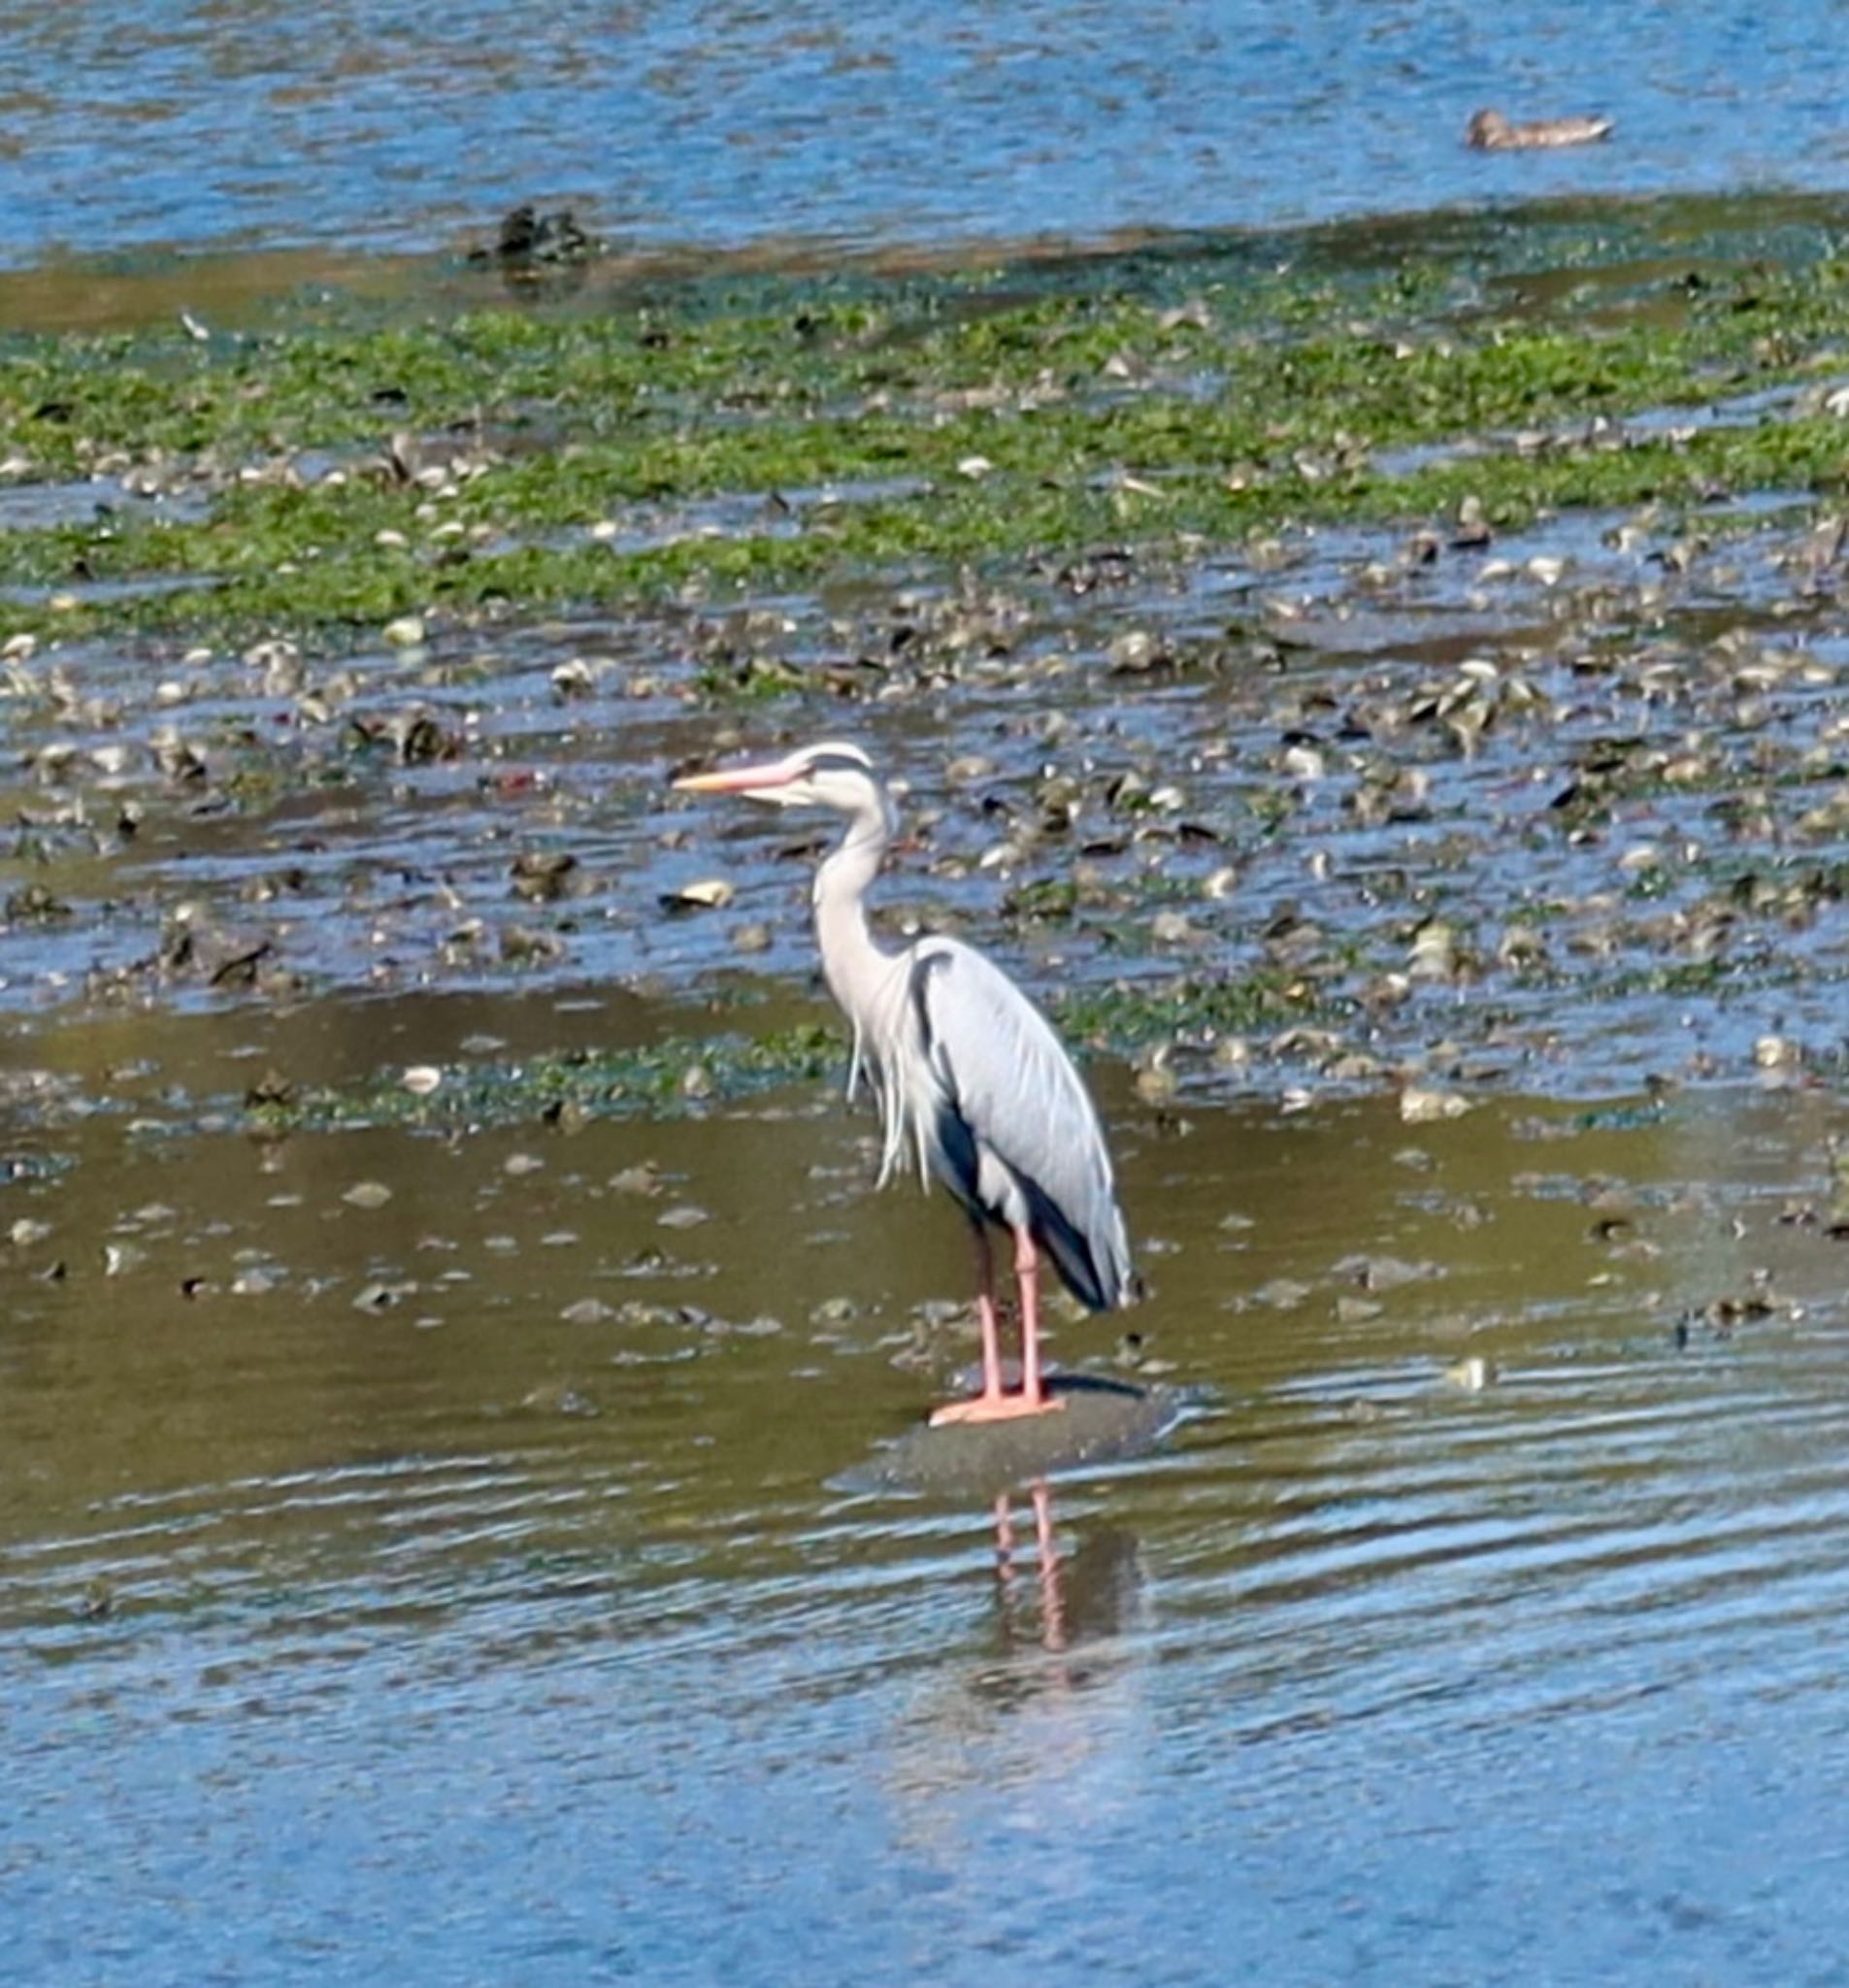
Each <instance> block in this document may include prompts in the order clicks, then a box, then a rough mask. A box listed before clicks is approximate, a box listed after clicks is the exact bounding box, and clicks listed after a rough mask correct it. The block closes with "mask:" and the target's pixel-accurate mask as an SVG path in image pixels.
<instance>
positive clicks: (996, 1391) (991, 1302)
mask: <svg viewBox="0 0 1849 1988" xmlns="http://www.w3.org/2000/svg"><path fill="white" fill-rule="evenodd" d="M971 1233H972V1234H973V1235H974V1238H975V1320H976V1324H977V1326H978V1327H979V1328H980V1329H981V1333H982V1393H983V1397H984V1399H985V1400H988V1401H1000V1400H1001V1398H1002V1333H1001V1327H1000V1325H999V1324H998V1322H997V1319H996V1315H995V1258H994V1257H993V1255H991V1254H990V1251H989V1232H988V1230H987V1229H985V1228H984V1227H983V1226H982V1224H981V1223H980V1222H975V1223H973V1224H972V1225H971Z"/></svg>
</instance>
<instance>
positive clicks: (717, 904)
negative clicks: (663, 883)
mask: <svg viewBox="0 0 1849 1988" xmlns="http://www.w3.org/2000/svg"><path fill="white" fill-rule="evenodd" d="M738 894H739V889H738V885H737V884H735V883H728V882H727V881H726V879H725V878H723V877H708V878H702V879H701V880H700V881H699V882H697V883H683V884H682V885H681V886H680V888H679V889H678V890H667V891H663V892H662V894H661V908H662V910H663V911H724V909H725V908H726V906H727V905H729V904H730V903H731V902H732V900H733V899H734V898H735V897H737V896H738Z"/></svg>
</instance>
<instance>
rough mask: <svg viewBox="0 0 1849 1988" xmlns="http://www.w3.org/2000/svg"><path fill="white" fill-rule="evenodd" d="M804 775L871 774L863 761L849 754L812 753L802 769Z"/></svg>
mask: <svg viewBox="0 0 1849 1988" xmlns="http://www.w3.org/2000/svg"><path fill="white" fill-rule="evenodd" d="M803 771H804V772H805V773H872V771H873V768H872V767H871V766H869V765H868V764H867V762H866V761H865V760H864V759H861V758H859V757H858V756H857V755H855V754H853V753H851V752H812V753H810V755H809V759H808V761H807V762H806V763H805V765H804V767H803Z"/></svg>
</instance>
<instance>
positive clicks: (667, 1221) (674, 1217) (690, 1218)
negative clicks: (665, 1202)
mask: <svg viewBox="0 0 1849 1988" xmlns="http://www.w3.org/2000/svg"><path fill="white" fill-rule="evenodd" d="M711 1219H712V1217H711V1216H710V1214H708V1213H707V1211H706V1209H703V1208H696V1207H695V1206H694V1204H693V1203H692V1202H690V1201H683V1202H681V1203H679V1204H678V1205H677V1207H674V1208H669V1209H662V1211H661V1215H660V1217H659V1226H660V1227H662V1228H664V1229H694V1228H698V1227H699V1225H700V1224H701V1223H702V1222H708V1221H710V1220H711Z"/></svg>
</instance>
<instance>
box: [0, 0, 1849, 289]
mask: <svg viewBox="0 0 1849 1988" xmlns="http://www.w3.org/2000/svg"><path fill="white" fill-rule="evenodd" d="M0 27H3V28H4V30H5V33H6V36H7V40H8V43H9V45H10V47H11V50H12V53H13V56H14V58H15V63H16V65H17V66H16V79H19V78H26V77H29V83H25V82H22V81H19V80H16V83H15V84H14V86H13V89H12V91H11V93H10V94H9V96H8V97H7V99H6V132H5V138H4V141H0V214H4V215H6V216H7V217H8V219H7V226H6V229H5V231H4V236H3V237H0V264H4V265H7V266H12V267H20V266H23V265H28V264H31V263H34V262H38V261H40V260H42V259H44V258H46V257H47V256H50V255H58V254H79V255H83V254H90V253H95V252H116V251H121V250H140V249H149V248H159V247H163V246H172V245H183V246H185V247H186V248H198V247H200V246H201V245H205V244H240V245H244V246H249V247H259V246H260V247H264V248H280V247H285V246H300V245H305V244H315V245H324V246H334V247H342V248H344V247H359V248H372V249H379V248H393V249H398V248H431V247H435V246H439V245H441V244H444V243H447V242H458V241H464V240H473V241H481V240H483V239H486V238H488V237H489V236H490V235H491V234H492V230H493V227H494V224H495V222H496V221H497V220H498V218H499V216H500V215H501V214H502V213H503V212H504V211H505V210H506V209H508V208H509V207H511V206H512V205H513V204H514V203H515V202H516V201H520V200H536V201H540V202H542V203H544V202H570V203H573V204H575V205H576V206H577V207H578V210H579V212H580V213H581V214H582V215H583V216H584V217H585V218H587V219H589V220H591V221H593V222H594V224H595V225H596V226H597V227H598V228H599V230H600V231H602V232H603V233H604V234H605V235H606V236H608V237H609V238H610V239H611V242H612V243H613V244H614V245H615V246H616V247H618V248H625V249H626V248H643V249H650V248H653V249H660V248H672V249H685V248H698V249H702V250H709V251H710V250H735V249H739V248H760V247H764V246H767V245H790V244H793V243H808V244H811V245H813V244H819V243H826V244H830V245H833V246H835V247H837V248H892V247H895V246H905V247H911V246H915V245H919V244H941V243H945V242H964V243H969V242H974V241H987V242H993V241H998V240H1013V241H1019V240H1022V239H1026V238H1053V239H1067V240H1073V241H1082V242H1097V241H1100V240H1103V239H1105V238H1106V237H1108V236H1111V235H1114V234H1117V233H1119V232H1120V231H1124V230H1135V229H1139V228H1143V227H1148V226H1152V225H1156V226H1161V227H1165V228H1174V227H1178V228H1227V227H1248V226H1273V225H1279V224H1290V223H1298V222H1307V221H1316V220H1326V219H1329V218H1332V217H1335V216H1339V215H1357V214H1377V213H1381V212H1415V211H1423V210H1425V209H1429V208H1433V207H1439V206H1446V205H1451V204H1454V203H1458V202H1474V201H1478V200H1482V199H1485V198H1488V199H1498V200H1504V199H1511V198H1529V197H1533V196H1535V195H1546V194H1561V193H1580V192H1590V191H1598V192H1619V193H1641V192H1661V191H1666V190H1672V189H1675V190H1694V189H1713V188H1720V187H1728V188H1737V187H1739V186H1742V185H1758V186H1764V185H1768V184H1778V185H1786V186H1795V187H1809V188H1819V187H1837V186H1840V185H1841V183H1842V179H1843V168H1844V158H1845V149H1846V148H1849V123H1846V122H1845V118H1844V115H1843V110H1842V87H1841V85H1842V82H1843V61H1842V57H1841V54H1840V53H1839V51H1838V50H1837V47H1836V42H1837V39H1838V38H1836V37H1833V36H1832V34H1831V33H1830V32H1829V30H1828V28H1827V26H1826V25H1825V24H1824V22H1823V20H1822V18H1821V17H1818V16H1816V15H1815V14H1814V13H1813V12H1812V11H1811V10H1807V9H1802V8H1797V9H1785V10H1771V11H1769V12H1768V11H1767V10H1765V9H1763V8H1757V7H1751V6H1748V5H1745V4H1744V0H1704V4H1698V5H1689V6H1668V5H1644V6H1634V7H1630V8H1626V9H1623V10H1614V9H1612V8H1609V7H1605V6H1601V5H1598V4H1596V0H1570V4H1566V5H1561V4H1554V5H1549V6H1538V5H1532V4H1521V5H1512V6H1506V7H1499V8H1496V9H1493V10H1483V9H1476V8H1469V7H1466V6H1461V5H1458V4H1455V0H1420V4H1417V5H1408V6H1402V7H1397V8H1391V9H1370V10H1367V12H1366V14H1365V16H1363V17H1360V19H1359V21H1358V18H1357V16H1356V14H1355V10H1354V9H1353V8H1351V7H1346V6H1337V5H1331V4H1321V5H1316V6H1311V7H1304V8H1297V9H1293V10H1290V11H1289V12H1288V13H1280V12H1279V10H1278V9H1276V8H1274V7H1268V6H1263V5H1259V4H1256V0H1241V4H1239V5H1237V6H1223V5H1222V6H1209V5H1205V4H1203V0H1194V4H1187V5H1180V4H1171V5H1164V6H1159V7H1154V8H1148V9H1144V10H1142V11H1141V12H1140V13H1139V16H1138V17H1137V21H1136V28H1135V32H1134V33H1129V32H1127V31H1126V28H1125V17H1124V15H1123V12H1122V10H1121V9H1120V8H1115V7H1106V6H1104V5H1101V4H1099V0H1039V4H1036V5H1033V6H1030V7H1026V8H1022V7H1010V8H1007V9H1004V10H995V9H988V10H976V11H974V12H972V10H969V9H966V8H957V7H947V6H942V5H939V6H932V7H926V8H923V9H914V10H912V11H911V12H910V13H909V14H908V16H907V17H906V21H905V26H904V31H903V32H902V33H894V32H893V31H892V29H891V27H890V26H889V24H888V22H887V20H886V18H885V17H875V16H868V15H866V14H865V13H864V12H863V11H861V10H857V9H853V8H849V7H842V6H840V5H838V4H810V5H808V6H804V7H800V8H796V9H775V10H763V9H753V8H743V7H738V6H734V5H730V4H721V0H703V4H695V5H683V6H677V7H665V8H664V7H656V8H615V9H611V8H609V7H605V6H597V5H591V4H587V0H563V4H560V5H557V6H553V7H550V8H548V9H546V10H545V13H544V15H543V16H538V17H535V16H529V15H516V14H514V13H512V12H511V11H510V10H509V9H508V8H507V7H505V6H503V5H493V4H483V0H457V4H455V5H452V6H449V7H446V8H445V9H444V10H443V11H442V12H441V13H440V14H426V13H421V12H419V11H418V10H415V9H406V8H402V7H389V6H382V5H379V4H375V0H346V4H343V5H339V6H329V7H322V8H317V9H315V10H314V11H313V12H312V13H310V14H307V15H305V14H303V13H302V12H301V11H300V10H299V9H288V10H284V9H282V8H280V7H278V6H276V5H275V4H273V0H265V4H257V5H248V6H240V7H236V8H228V7H210V8H202V7H199V6H197V5H195V4H191V0H157V4H149V0H134V4H124V0H110V4H102V5H92V6H87V7H82V8H77V7H57V8H36V7H35V8H26V7H13V8H8V9H5V10H4V14H3V17H0ZM1486 104H1488V105H1497V106H1500V107H1502V109H1503V110H1505V111H1506V112H1507V113H1508V114H1509V115H1511V116H1515V117H1518V118H1519V117H1531V116H1552V115H1559V114H1562V113H1570V112H1586V111H1601V112H1604V113H1606V114H1608V115H1612V116H1616V117H1617V119H1618V120H1619V130H1618V135H1617V138H1616V139H1615V140H1614V141H1613V142H1612V143H1610V144H1608V145H1605V146H1595V147H1591V148H1588V149H1582V150H1579V151H1571V152H1565V153H1554V154H1544V155H1533V154H1529V155H1506V154H1505V155H1501V156H1489V157H1485V156H1482V155H1478V154H1474V153H1471V152H1469V151H1468V150H1467V149H1465V147H1464V145H1463V143H1462V134H1463V131H1464V126H1465V123H1466V121H1467V119H1468V118H1469V116H1470V114H1471V113H1472V112H1473V111H1475V110H1476V109H1478V108H1479V107H1481V106H1483V105H1486Z"/></svg>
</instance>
